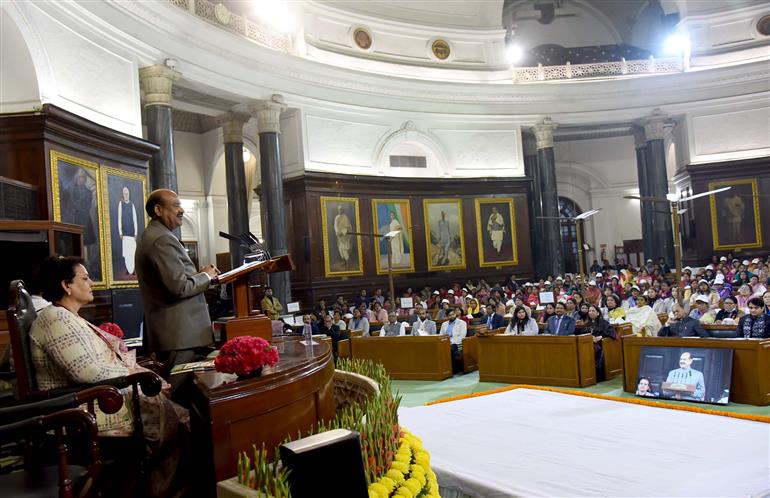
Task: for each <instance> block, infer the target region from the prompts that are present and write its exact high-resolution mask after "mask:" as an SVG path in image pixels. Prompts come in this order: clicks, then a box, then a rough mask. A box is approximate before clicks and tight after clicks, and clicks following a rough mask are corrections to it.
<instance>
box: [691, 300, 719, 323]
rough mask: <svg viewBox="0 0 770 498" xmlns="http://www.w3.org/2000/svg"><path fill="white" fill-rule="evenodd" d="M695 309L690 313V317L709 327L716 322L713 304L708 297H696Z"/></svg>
mask: <svg viewBox="0 0 770 498" xmlns="http://www.w3.org/2000/svg"><path fill="white" fill-rule="evenodd" d="M694 303H695V309H693V310H692V311H690V316H691V317H692V318H695V319H696V320H698V321H699V322H700V323H703V324H706V325H709V324H712V323H714V322H715V321H716V313H715V312H714V310H713V309H711V303H710V300H709V298H708V297H707V296H705V295H704V294H698V295H697V296H695V300H694Z"/></svg>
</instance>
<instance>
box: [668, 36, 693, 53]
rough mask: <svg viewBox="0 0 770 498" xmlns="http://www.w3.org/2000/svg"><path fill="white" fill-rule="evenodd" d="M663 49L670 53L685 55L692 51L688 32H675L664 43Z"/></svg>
mask: <svg viewBox="0 0 770 498" xmlns="http://www.w3.org/2000/svg"><path fill="white" fill-rule="evenodd" d="M663 51H664V52H665V53H666V54H668V55H684V56H685V57H686V56H687V55H688V54H689V53H690V37H689V36H688V35H687V33H674V34H672V35H671V36H669V37H668V38H667V39H666V41H665V42H664V43H663Z"/></svg>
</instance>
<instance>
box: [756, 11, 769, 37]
mask: <svg viewBox="0 0 770 498" xmlns="http://www.w3.org/2000/svg"><path fill="white" fill-rule="evenodd" d="M757 32H759V34H760V35H762V36H770V15H767V16H762V17H761V18H760V19H759V21H757Z"/></svg>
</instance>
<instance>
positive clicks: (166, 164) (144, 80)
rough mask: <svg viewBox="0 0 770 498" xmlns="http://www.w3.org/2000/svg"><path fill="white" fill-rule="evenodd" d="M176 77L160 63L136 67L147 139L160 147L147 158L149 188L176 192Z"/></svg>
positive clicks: (176, 74) (175, 73)
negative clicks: (173, 107) (173, 103)
mask: <svg viewBox="0 0 770 498" xmlns="http://www.w3.org/2000/svg"><path fill="white" fill-rule="evenodd" d="M180 76H181V75H180V74H179V73H178V72H176V71H174V70H173V69H171V68H169V67H167V66H165V65H162V64H156V65H154V66H149V67H143V68H141V69H139V81H140V82H141V85H142V88H143V89H144V109H145V119H146V122H145V124H146V125H147V140H149V141H150V142H152V143H154V144H157V145H159V146H160V150H159V151H158V152H156V153H155V154H153V155H152V158H150V168H149V177H150V178H149V180H150V190H155V189H159V188H167V189H171V190H173V191H174V192H176V191H177V182H176V161H175V160H174V126H173V124H174V123H173V121H172V118H171V88H172V86H173V84H174V81H176V80H178V79H179V77H180Z"/></svg>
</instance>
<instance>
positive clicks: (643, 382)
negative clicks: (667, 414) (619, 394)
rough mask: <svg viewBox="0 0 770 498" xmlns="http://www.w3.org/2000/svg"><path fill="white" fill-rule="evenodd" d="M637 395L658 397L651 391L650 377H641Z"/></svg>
mask: <svg viewBox="0 0 770 498" xmlns="http://www.w3.org/2000/svg"><path fill="white" fill-rule="evenodd" d="M636 395H637V396H647V397H650V398H657V397H658V395H657V394H655V393H654V392H652V390H651V387H650V378H649V377H639V382H638V383H637V384H636Z"/></svg>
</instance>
